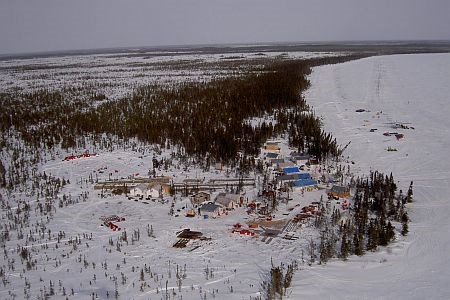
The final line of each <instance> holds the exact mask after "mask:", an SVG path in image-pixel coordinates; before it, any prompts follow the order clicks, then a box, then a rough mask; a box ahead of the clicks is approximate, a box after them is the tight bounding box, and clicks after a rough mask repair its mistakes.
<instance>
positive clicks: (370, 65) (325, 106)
mask: <svg viewBox="0 0 450 300" xmlns="http://www.w3.org/2000/svg"><path fill="white" fill-rule="evenodd" d="M449 79H450V54H420V55H393V56H379V57H370V58H366V59H361V60H357V61H352V62H348V63H344V64H339V65H331V66H321V67H317V68H315V69H314V71H313V72H312V74H311V76H310V80H311V88H310V89H309V90H308V91H307V92H306V94H305V98H306V101H307V103H308V104H310V105H312V106H313V107H314V108H315V111H316V113H317V115H320V116H323V122H324V129H325V130H326V131H328V132H332V134H333V135H334V136H335V137H336V138H337V140H338V141H339V143H341V144H345V143H347V142H348V141H350V140H351V141H352V143H351V144H350V146H349V147H348V148H347V149H346V151H345V152H344V156H346V157H347V156H349V159H350V160H352V161H354V162H355V163H356V164H355V168H357V169H356V170H354V171H357V172H358V173H360V174H368V173H369V171H370V170H379V171H381V172H384V173H387V174H389V173H390V172H392V173H393V175H394V178H395V179H396V180H398V181H399V182H398V186H399V188H400V189H402V190H403V192H404V193H406V190H407V187H408V185H409V183H410V181H411V180H413V181H414V202H413V203H411V204H408V208H409V217H410V219H411V223H410V226H409V235H408V236H407V237H406V238H404V237H402V236H397V238H396V241H395V242H394V243H393V244H392V245H390V246H388V247H387V248H386V247H379V251H378V252H376V253H372V252H368V253H366V255H364V256H362V257H357V256H352V257H350V258H349V260H348V261H347V262H342V261H339V260H334V261H332V262H329V263H328V264H327V265H325V266H313V267H305V268H303V270H299V271H298V272H297V273H296V276H295V278H294V280H293V286H294V288H293V291H292V295H291V298H299V299H450V288H449V284H450V256H449V255H448V249H450V218H449V215H450V200H449V198H448V195H449V194H450V160H449V159H448V149H450V118H449V117H448V116H449V115H450V105H449V100H450V99H449V95H450V80H449ZM357 109H365V112H362V113H358V112H355V110H357ZM395 122H400V123H408V124H409V123H410V125H409V126H412V127H414V129H393V128H392V124H393V123H395ZM370 129H377V130H376V131H374V132H370ZM394 131H395V132H399V133H403V134H404V136H405V137H404V138H403V139H400V140H396V139H395V137H393V136H391V137H386V136H383V133H384V132H394ZM388 147H394V148H396V149H397V151H393V152H388V151H386V149H387V148H388Z"/></svg>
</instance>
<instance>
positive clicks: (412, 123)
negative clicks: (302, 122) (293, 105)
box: [0, 53, 450, 299]
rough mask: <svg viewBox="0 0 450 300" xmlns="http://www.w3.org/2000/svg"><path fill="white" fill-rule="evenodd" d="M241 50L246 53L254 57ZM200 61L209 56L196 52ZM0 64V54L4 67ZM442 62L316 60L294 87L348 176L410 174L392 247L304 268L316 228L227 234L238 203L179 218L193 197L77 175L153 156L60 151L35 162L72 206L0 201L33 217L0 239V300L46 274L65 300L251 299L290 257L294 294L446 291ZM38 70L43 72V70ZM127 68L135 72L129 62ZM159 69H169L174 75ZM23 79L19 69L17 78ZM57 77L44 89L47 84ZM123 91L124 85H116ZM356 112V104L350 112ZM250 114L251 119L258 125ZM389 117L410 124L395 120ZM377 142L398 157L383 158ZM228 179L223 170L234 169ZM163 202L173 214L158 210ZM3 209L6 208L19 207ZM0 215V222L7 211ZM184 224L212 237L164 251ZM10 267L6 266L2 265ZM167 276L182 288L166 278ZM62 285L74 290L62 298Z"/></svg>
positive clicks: (426, 58)
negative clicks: (141, 196) (105, 190)
mask: <svg viewBox="0 0 450 300" xmlns="http://www.w3.org/2000/svg"><path fill="white" fill-rule="evenodd" d="M235 55H237V54H234V55H233V56H235ZM274 55H279V53H276V54H274ZM299 55H300V54H299ZM305 55H306V54H305ZM308 55H309V54H307V55H306V56H308ZM311 55H313V54H311ZM314 55H315V54H314ZM246 56H247V57H246V58H247V59H248V58H251V57H249V56H252V54H246ZM105 57H106V58H105ZM185 58H186V57H185ZM54 59H55V60H63V58H54ZM64 59H65V60H66V62H65V63H61V61H56V62H55V64H56V63H57V64H62V65H64V64H66V65H67V64H72V63H74V58H73V57H72V58H64ZM76 59H78V58H76ZM76 59H75V60H76ZM79 59H85V60H86V62H85V63H84V67H82V70H81V71H82V73H83V74H89V73H90V72H91V71H92V72H91V75H92V74H94V73H96V74H103V72H106V73H105V74H103V75H101V76H100V75H99V76H100V77H99V78H100V79H99V80H102V78H104V79H105V80H109V79H108V78H109V77H108V76H110V74H113V73H114V72H110V73H108V70H110V69H109V68H116V69H117V73H121V72H122V71H123V72H125V73H126V72H127V71H124V70H125V69H126V68H127V67H126V63H125V66H119V64H120V62H121V61H122V60H121V59H124V60H126V58H123V57H121V58H120V59H119V58H117V57H113V56H111V57H109V56H92V57H83V58H81V57H80V58H79ZM103 59H114V60H116V59H117V61H116V63H112V64H111V65H112V66H108V65H107V64H104V62H102V60H103ZM130 59H132V60H138V59H141V58H130ZM161 59H162V58H161ZM170 59H172V58H170ZM170 59H169V58H167V60H170ZM208 59H211V60H212V59H213V58H205V60H208ZM214 59H217V60H219V59H221V57H220V56H217V57H215V58H214ZM233 59H234V58H233ZM96 60H98V61H99V62H98V65H97V67H98V70H95V67H94V65H95V63H94V62H95V61H96ZM7 63H9V62H4V63H3V66H5V64H7ZM36 63H38V62H36ZM91 63H92V64H94V65H92V64H91ZM163 63H164V62H163ZM24 64H25V65H27V64H26V63H24ZM45 64H46V65H47V64H50V62H49V61H47V62H45ZM81 65H83V63H81ZM86 66H88V67H86ZM89 66H90V67H92V69H90V67H89ZM122 67H123V69H121V68H122ZM74 68H78V66H76V67H74ZM13 69H14V68H13ZM56 69H57V68H56ZM56 69H55V70H56ZM62 69H64V67H63V68H62ZM69 69H70V68H69ZM11 70H12V69H9V68H4V69H2V73H0V74H1V75H3V77H2V78H3V80H5V78H7V76H10V75H5V74H13V73H14V74H13V75H11V76H13V77H14V78H9V79H7V80H11V86H13V85H14V84H16V85H19V86H20V85H21V84H24V85H27V82H31V83H32V84H36V85H39V84H44V82H43V81H41V79H40V78H39V76H37V77H36V78H37V79H36V80H35V79H33V78H30V79H29V80H30V81H28V79H27V78H26V76H28V75H30V73H27V72H25V71H24V72H19V71H18V70H15V71H11ZM449 70H450V54H428V55H396V56H380V57H371V58H367V59H362V60H358V61H352V62H348V63H344V64H338V65H332V66H322V67H317V68H315V69H314V71H313V73H312V74H311V76H310V80H311V88H310V89H309V90H308V91H307V92H306V93H305V97H306V101H307V102H308V104H311V105H312V106H313V107H314V109H315V112H316V114H317V115H322V116H323V122H324V126H325V130H326V131H329V132H332V134H333V135H334V136H335V137H336V138H337V140H338V142H339V143H340V144H342V145H346V144H347V143H348V142H349V141H351V144H350V145H349V146H348V147H347V149H346V150H345V152H344V156H348V160H349V161H353V162H355V164H350V166H351V168H352V172H357V173H358V174H361V175H367V174H368V172H369V171H370V170H379V171H381V172H384V173H389V172H390V171H392V172H393V175H394V178H395V179H397V180H398V181H399V182H398V185H399V187H400V188H402V189H403V191H406V189H407V186H408V185H409V183H410V181H411V180H413V181H414V198H415V202H414V203H412V204H409V205H408V207H409V216H410V218H411V223H410V228H409V229H410V233H409V235H408V236H407V237H406V238H403V237H401V236H400V235H398V236H397V240H396V242H394V243H393V244H391V245H390V246H389V247H387V248H379V250H380V251H379V252H376V253H367V254H366V255H364V256H362V257H356V256H352V257H350V258H349V260H348V261H346V262H343V261H340V260H332V261H329V262H328V263H327V264H326V265H321V266H319V265H315V264H313V265H312V266H307V265H305V264H302V263H301V256H302V251H304V255H305V259H306V257H307V256H308V253H307V250H305V249H307V248H308V243H309V241H310V239H311V237H317V230H316V229H315V228H313V226H309V227H308V226H303V227H302V228H297V230H292V234H294V235H295V236H297V237H298V239H297V240H286V239H282V238H274V239H273V240H271V241H270V243H266V242H265V241H263V239H262V237H249V236H242V235H239V234H236V233H231V228H232V225H233V224H235V223H237V222H240V223H241V224H246V221H249V220H250V219H251V218H252V216H251V215H250V216H249V215H247V213H246V212H245V209H244V208H237V209H236V210H234V211H232V212H230V213H229V214H228V215H222V216H220V217H219V218H217V219H203V218H200V217H198V216H196V217H194V218H187V217H185V216H184V215H185V212H186V207H187V206H189V205H190V204H189V200H188V198H186V197H181V195H179V194H178V195H177V196H176V197H175V199H173V198H172V197H170V196H166V197H165V200H166V201H168V202H169V203H164V204H162V203H159V201H141V200H138V201H133V200H128V198H127V197H125V196H123V195H121V196H112V195H111V196H108V197H103V196H101V193H100V191H99V190H94V184H92V182H91V183H89V182H86V180H87V179H88V178H89V176H92V178H94V179H95V178H96V177H97V176H98V179H99V180H106V179H108V177H109V174H111V177H112V178H120V177H127V176H129V175H131V174H136V173H139V174H140V176H145V175H147V173H148V171H149V169H151V168H152V158H153V155H154V153H153V152H154V151H153V150H147V151H142V152H141V151H140V150H139V151H131V150H130V149H127V150H117V149H116V150H113V151H110V152H107V151H106V150H103V151H102V150H99V151H95V152H98V154H99V155H98V156H95V157H89V158H81V159H77V160H73V161H62V158H63V157H64V155H65V154H58V155H59V157H58V155H57V157H56V159H53V160H50V161H48V162H46V163H45V164H44V165H43V166H39V171H41V172H43V171H45V172H46V174H52V175H54V176H57V177H60V178H61V177H64V178H65V179H66V180H67V179H69V180H70V184H68V185H67V186H65V187H64V188H63V189H62V190H61V193H60V194H59V195H58V196H59V198H60V199H62V198H64V197H69V196H68V195H69V194H70V195H71V196H70V197H71V198H72V200H76V201H72V202H73V203H72V204H69V205H67V206H64V207H57V208H56V212H53V217H51V218H49V219H48V221H47V220H46V218H45V216H43V217H42V216H41V215H40V214H39V213H36V205H35V204H36V200H37V199H39V200H40V201H41V202H44V197H43V196H42V195H41V196H40V197H39V196H33V197H30V196H27V195H26V192H24V193H20V192H17V193H16V194H14V195H9V197H11V198H10V199H8V202H10V203H16V202H18V201H19V200H24V201H23V202H24V203H25V202H27V203H30V204H31V206H32V210H33V212H32V213H31V219H30V226H28V227H26V229H25V230H24V232H23V234H24V236H25V238H24V239H18V238H17V232H16V231H11V240H10V241H7V242H6V247H5V251H6V252H7V255H2V258H0V263H1V265H2V266H4V272H5V274H4V275H3V278H5V279H6V280H8V281H9V283H7V284H5V285H3V283H2V285H1V286H2V289H0V298H1V299H14V297H16V299H18V298H23V297H24V284H26V283H29V288H28V290H29V291H30V293H31V298H32V299H35V298H38V297H39V296H41V297H42V298H43V295H44V294H45V293H46V292H48V289H49V285H50V283H49V281H50V280H51V281H52V282H53V284H54V290H55V292H56V294H57V295H58V297H61V295H62V294H63V291H62V287H64V288H65V290H66V294H67V295H69V298H70V299H89V298H91V295H92V293H96V294H97V295H98V297H99V298H100V299H104V298H105V297H106V293H107V292H108V295H109V297H110V298H114V292H115V289H116V287H115V282H116V283H117V290H118V291H119V293H120V294H119V298H120V299H162V298H165V297H166V284H167V292H168V296H169V297H170V298H171V299H199V298H204V297H206V298H208V299H212V298H216V299H249V298H250V297H251V296H253V297H256V296H258V295H260V294H259V291H260V286H259V285H260V283H261V282H262V280H263V279H265V276H266V275H267V272H268V271H269V270H270V266H271V261H273V264H274V265H275V266H278V265H279V264H280V263H281V262H284V263H289V262H290V261H292V260H297V261H299V263H300V265H299V267H300V270H298V271H297V272H296V275H295V278H294V280H293V288H292V289H290V290H289V291H288V294H289V297H290V298H291V299H424V298H426V299H448V298H450V289H448V288H447V283H448V282H450V280H449V279H448V278H449V275H450V259H449V258H447V257H448V256H447V253H446V250H447V247H448V246H450V235H449V234H448V233H447V232H448V230H449V229H450V228H449V227H450V221H449V220H448V218H447V214H448V213H450V206H449V204H448V203H449V202H448V200H447V198H446V197H447V195H448V194H449V192H450V161H449V160H448V159H447V158H446V153H447V151H446V150H447V149H448V148H449V146H450V129H449V128H450V120H448V119H447V115H448V113H447V110H450V108H448V105H447V103H446V101H447V100H448V97H449V95H450V82H449V80H448V78H450V71H449ZM110 71H111V70H110ZM153 71H154V70H152V71H151V72H153ZM31 72H33V71H31ZM38 72H39V73H40V74H44V73H45V72H46V71H45V70H39V71H38ZM58 72H59V71H58ZM130 72H131V73H130V74H135V72H136V70H131V71H130ZM161 72H163V73H164V72H166V73H164V74H165V76H166V75H167V76H168V77H171V76H172V75H171V71H167V70H166V71H161ZM50 73H51V72H50ZM27 74H28V75H27ZM108 74H109V75H108ZM130 74H128V75H127V76H124V80H125V81H124V82H128V83H129V82H130V81H129V80H131V79H130V78H132V77H130V76H129V75H130ZM150 74H153V73H148V75H149V76H150V77H149V80H152V78H153V77H152V76H151V75H150ZM5 76H6V77H5ZM17 76H18V77H17ZM20 76H25V77H24V78H22V79H21V78H20ZM30 76H31V75H30ZM58 76H60V75H56V74H55V77H58ZM74 76H75V75H74ZM102 76H103V77H102ZM111 76H112V77H111V78H110V79H114V78H115V77H114V76H115V75H111ZM183 76H184V75H183ZM0 77H1V76H0ZM59 78H60V79H61V82H62V83H61V84H62V85H64V84H70V82H69V81H70V80H71V79H74V78H75V77H73V76H71V75H67V76H66V75H64V74H62V75H61V77H59ZM80 78H81V77H80ZM58 81H59V80H56V81H55V82H56V84H55V85H51V84H50V85H49V87H51V88H58V84H57V82H58ZM65 81H66V82H65ZM119 82H120V80H119ZM0 84H1V86H2V87H5V88H6V87H8V83H6V81H3V82H2V81H1V80H0ZM136 84H139V83H136ZM118 86H119V87H120V86H121V85H120V84H119V85H118ZM126 89H127V87H124V91H125V90H126ZM106 90H108V91H110V92H111V95H112V94H114V93H113V91H114V89H109V88H108V87H107V88H106ZM357 109H364V111H363V112H356V110H357ZM248 121H249V122H250V123H256V122H260V121H262V119H260V118H253V119H249V120H248ZM395 123H401V124H403V125H405V126H407V127H410V128H411V127H414V129H401V128H393V127H394V125H395ZM371 129H373V130H372V132H371ZM375 129H376V130H375ZM385 132H389V133H394V132H395V133H398V134H403V135H404V137H403V138H401V139H400V140H397V139H396V137H395V136H394V135H391V136H385V135H383V133H385ZM280 140H281V141H282V143H281V144H282V145H283V149H282V151H281V153H282V154H284V155H287V154H288V153H289V152H290V149H288V148H287V147H286V145H285V141H284V140H283V139H281V138H280ZM388 147H390V148H396V149H397V151H390V152H388V151H386V149H387V148H388ZM90 150H91V149H90ZM152 151H153V152H152ZM167 155H170V154H169V153H163V155H162V156H165V157H167ZM158 158H160V157H158ZM158 175H168V176H173V177H175V178H177V180H180V181H181V180H183V179H185V178H202V177H205V178H206V179H210V178H224V177H225V176H227V175H226V172H225V170H223V171H217V170H213V169H211V171H210V172H203V171H202V170H200V169H198V168H197V169H195V168H194V167H191V168H190V170H184V169H183V168H182V167H180V168H178V169H176V168H173V167H170V168H169V169H168V170H166V171H164V170H159V171H158ZM229 175H230V176H231V177H234V174H229ZM253 176H254V175H253V174H250V177H253ZM255 179H256V181H258V180H257V178H255ZM217 192H219V191H217ZM217 192H216V193H217ZM256 192H257V188H248V189H247V191H246V194H245V197H246V198H247V197H248V198H250V199H252V197H253V196H254V194H255V193H256ZM321 195H324V190H321V191H314V192H308V193H305V194H304V195H301V194H300V193H296V194H295V193H294V194H292V195H291V196H292V197H293V200H292V201H291V202H290V203H289V204H281V208H280V210H279V212H278V213H277V215H276V218H275V221H277V220H283V219H287V218H292V216H293V215H295V214H296V213H298V210H299V208H300V207H301V206H303V205H307V204H309V203H311V202H312V201H318V200H319V199H320V196H321ZM14 197H15V198H14ZM172 201H174V203H175V204H174V206H175V207H174V208H175V215H178V216H175V215H174V216H169V214H168V213H169V209H170V203H171V202H172ZM296 204H298V205H299V207H296V208H295V209H294V210H292V211H291V212H290V213H289V214H287V212H288V210H287V208H293V207H294V206H295V205H296ZM56 206H58V204H56ZM183 207H184V209H183ZM21 208H23V206H22V207H21ZM178 209H179V210H180V211H179V212H178V211H177V210H178ZM12 210H13V211H14V212H17V207H13V208H12ZM4 211H6V209H5V210H4ZM4 211H2V213H3V212H4ZM283 213H286V214H283ZM111 214H117V215H119V216H123V217H125V218H126V220H125V221H124V222H120V223H117V225H119V226H120V227H121V228H122V231H120V232H117V231H112V230H110V229H108V228H105V227H103V226H100V225H101V221H100V219H99V218H100V216H102V215H111ZM2 217H3V215H2ZM2 222H5V224H6V222H7V221H6V218H3V219H2ZM37 222H40V223H43V224H45V225H46V226H47V228H46V229H45V233H42V232H41V231H39V228H40V226H36V225H35V224H36V223H37ZM2 225H3V223H2ZM148 225H152V226H153V230H154V237H150V236H148V234H147V226H148ZM244 226H245V225H244ZM183 228H191V229H192V230H199V231H202V232H203V234H204V235H205V236H206V237H209V238H211V240H207V241H193V242H189V244H188V246H187V247H186V248H184V249H178V248H174V247H172V245H173V244H174V243H175V242H176V241H177V237H176V232H177V231H179V230H181V229H183ZM48 229H50V230H51V234H50V233H48V231H47V230H48ZM30 230H32V232H31V231H30ZM124 230H126V231H127V235H128V243H127V242H124V241H120V236H121V234H122V232H123V231H124ZM137 230H139V232H140V239H139V241H133V242H132V241H131V236H132V235H133V232H135V231H137ZM62 231H64V233H65V236H64V237H62V238H61V241H60V242H58V240H57V238H56V235H57V234H58V232H62ZM27 237H28V240H27ZM30 237H32V238H30ZM74 237H78V238H79V239H80V240H81V242H80V243H79V244H77V245H74V243H73V242H70V243H69V239H70V238H74ZM91 237H92V238H91ZM33 239H34V240H33ZM18 245H20V246H18ZM118 245H119V246H118ZM21 246H24V247H26V249H29V251H30V254H31V255H30V256H31V260H32V261H33V260H36V265H35V266H33V267H32V268H31V269H30V270H25V268H26V266H25V261H22V260H20V258H18V250H20V247H21ZM197 246H199V247H197ZM119 249H120V251H119ZM12 258H15V259H16V261H15V262H14V263H11V259H12ZM11 265H14V266H15V268H14V269H12V268H9V266H11ZM142 269H144V270H145V269H147V271H146V272H145V274H144V280H141V270H142ZM177 269H178V272H177ZM177 273H179V274H180V278H181V282H180V281H178V280H177V278H176V274H177ZM183 274H185V276H183ZM3 278H2V279H3ZM41 279H42V280H41ZM59 280H60V281H61V283H60V282H59ZM144 282H145V286H143V284H144ZM44 287H45V288H46V291H44ZM72 289H73V291H74V295H72V294H71V293H72ZM14 295H16V296H14ZM55 298H56V297H55Z"/></svg>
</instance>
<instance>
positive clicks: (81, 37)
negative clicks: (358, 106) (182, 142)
mask: <svg viewBox="0 0 450 300" xmlns="http://www.w3.org/2000/svg"><path fill="white" fill-rule="evenodd" d="M396 39H401V40H411V39H427V40H430V39H447V40H448V39H450V1H449V0H308V1H304V0H273V1H269V0H178V1H174V0H155V1H151V0H0V53H23V52H35V51H47V50H63V49H66V50H70V49H90V48H103V47H120V46H157V45H183V44H214V43H255V42H260V43H264V42H282V41H330V40H333V41H339V40H396Z"/></svg>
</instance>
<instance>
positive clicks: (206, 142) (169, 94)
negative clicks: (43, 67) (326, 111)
mask: <svg viewBox="0 0 450 300" xmlns="http://www.w3.org/2000/svg"><path fill="white" fill-rule="evenodd" d="M356 58H360V56H357V55H353V56H343V57H331V58H319V59H310V60H286V61H272V62H271V63H267V64H266V65H265V66H264V67H262V68H261V67H258V68H256V67H255V69H256V70H254V71H253V72H248V73H246V74H245V75H242V74H241V75H240V76H236V77H229V78H223V79H216V80H212V81H209V82H189V83H185V84H181V85H177V86H172V87H169V88H167V87H161V86H155V85H148V86H142V87H139V88H137V89H136V90H135V91H134V92H133V93H132V95H131V96H129V97H125V98H123V99H120V100H117V101H107V102H103V103H101V104H98V105H94V104H93V103H95V102H96V101H95V100H96V95H93V99H92V100H93V101H92V103H88V102H87V101H86V100H77V99H72V98H70V97H68V96H66V95H65V94H63V93H61V92H58V91H45V90H44V91H38V92H30V93H21V92H20V93H19V92H18V94H5V93H3V94H0V104H1V106H2V108H3V110H2V111H1V112H0V130H1V132H2V135H1V140H0V145H1V146H2V148H3V147H4V146H5V145H6V143H7V142H6V141H7V139H8V136H9V132H10V130H15V131H17V132H19V134H20V137H21V138H22V139H23V140H24V141H25V142H26V144H27V145H28V146H30V145H31V146H32V147H35V148H36V149H41V148H47V149H51V148H52V147H53V146H55V145H61V147H62V148H64V149H70V148H75V147H76V146H77V141H78V140H79V139H80V138H83V137H84V136H86V135H88V134H91V135H92V134H93V135H94V136H98V137H99V138H100V136H101V135H102V134H103V133H108V134H114V135H117V136H118V137H119V138H122V139H125V140H126V139H130V138H135V137H137V138H139V139H140V140H141V141H144V142H148V143H153V144H159V145H162V146H165V145H167V144H169V145H178V146H179V147H180V148H181V149H182V151H183V152H184V153H185V154H187V155H189V156H192V157H196V158H198V159H199V160H200V161H202V162H203V163H204V164H206V165H209V164H210V163H211V162H213V161H221V162H223V163H232V164H233V163H236V162H237V161H238V158H239V157H245V158H247V159H246V160H245V162H246V164H248V163H251V160H248V158H249V157H251V156H255V155H257V154H258V153H259V149H260V147H261V146H262V144H263V143H264V141H265V140H267V139H268V138H270V137H272V136H274V135H278V134H281V133H284V132H288V134H289V141H290V143H291V145H292V146H295V147H298V149H299V150H301V151H306V152H309V153H310V154H314V155H317V156H318V157H319V158H322V157H324V156H327V155H330V154H331V155H335V154H336V153H338V149H337V145H336V141H335V140H334V139H332V137H331V135H329V134H325V133H324V132H323V131H322V129H321V128H320V125H321V124H320V120H319V119H318V118H317V117H316V116H315V115H314V114H312V113H311V112H309V111H308V106H307V104H306V103H305V101H304V99H303V98H302V97H301V92H302V91H304V90H305V89H306V88H308V86H309V81H308V80H307V77H306V76H307V75H308V74H309V73H310V72H311V66H316V65H320V64H330V63H339V62H343V61H347V60H351V59H356ZM267 114H274V115H275V120H276V122H275V124H272V123H270V122H264V121H263V122H261V123H260V124H256V125H255V124H249V123H248V122H245V120H247V119H249V118H252V117H255V116H259V117H261V116H264V115H267ZM241 161H242V158H241ZM250 167H252V166H250Z"/></svg>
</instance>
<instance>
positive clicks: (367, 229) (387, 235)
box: [340, 171, 413, 259]
mask: <svg viewBox="0 0 450 300" xmlns="http://www.w3.org/2000/svg"><path fill="white" fill-rule="evenodd" d="M396 190H397V186H396V184H395V181H394V178H393V176H392V173H391V174H390V176H387V175H384V174H382V173H379V172H376V171H375V172H372V173H371V174H370V176H369V178H365V179H357V180H356V193H355V196H354V205H353V213H352V214H351V216H352V218H351V219H349V220H348V221H347V222H344V223H341V224H340V233H341V251H340V252H341V257H342V258H344V259H345V258H346V257H347V256H348V255H351V254H356V255H363V254H364V252H365V251H374V250H376V249H377V247H378V246H387V245H388V244H389V243H390V242H391V241H393V240H394V239H395V227H394V226H393V224H392V222H394V221H395V222H401V224H402V230H401V234H402V235H406V234H407V233H408V221H409V218H408V214H407V212H406V208H405V204H406V203H408V202H411V201H412V194H413V191H412V182H411V185H410V187H409V189H408V193H407V195H406V196H404V195H403V193H402V191H400V192H399V193H398V194H396Z"/></svg>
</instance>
